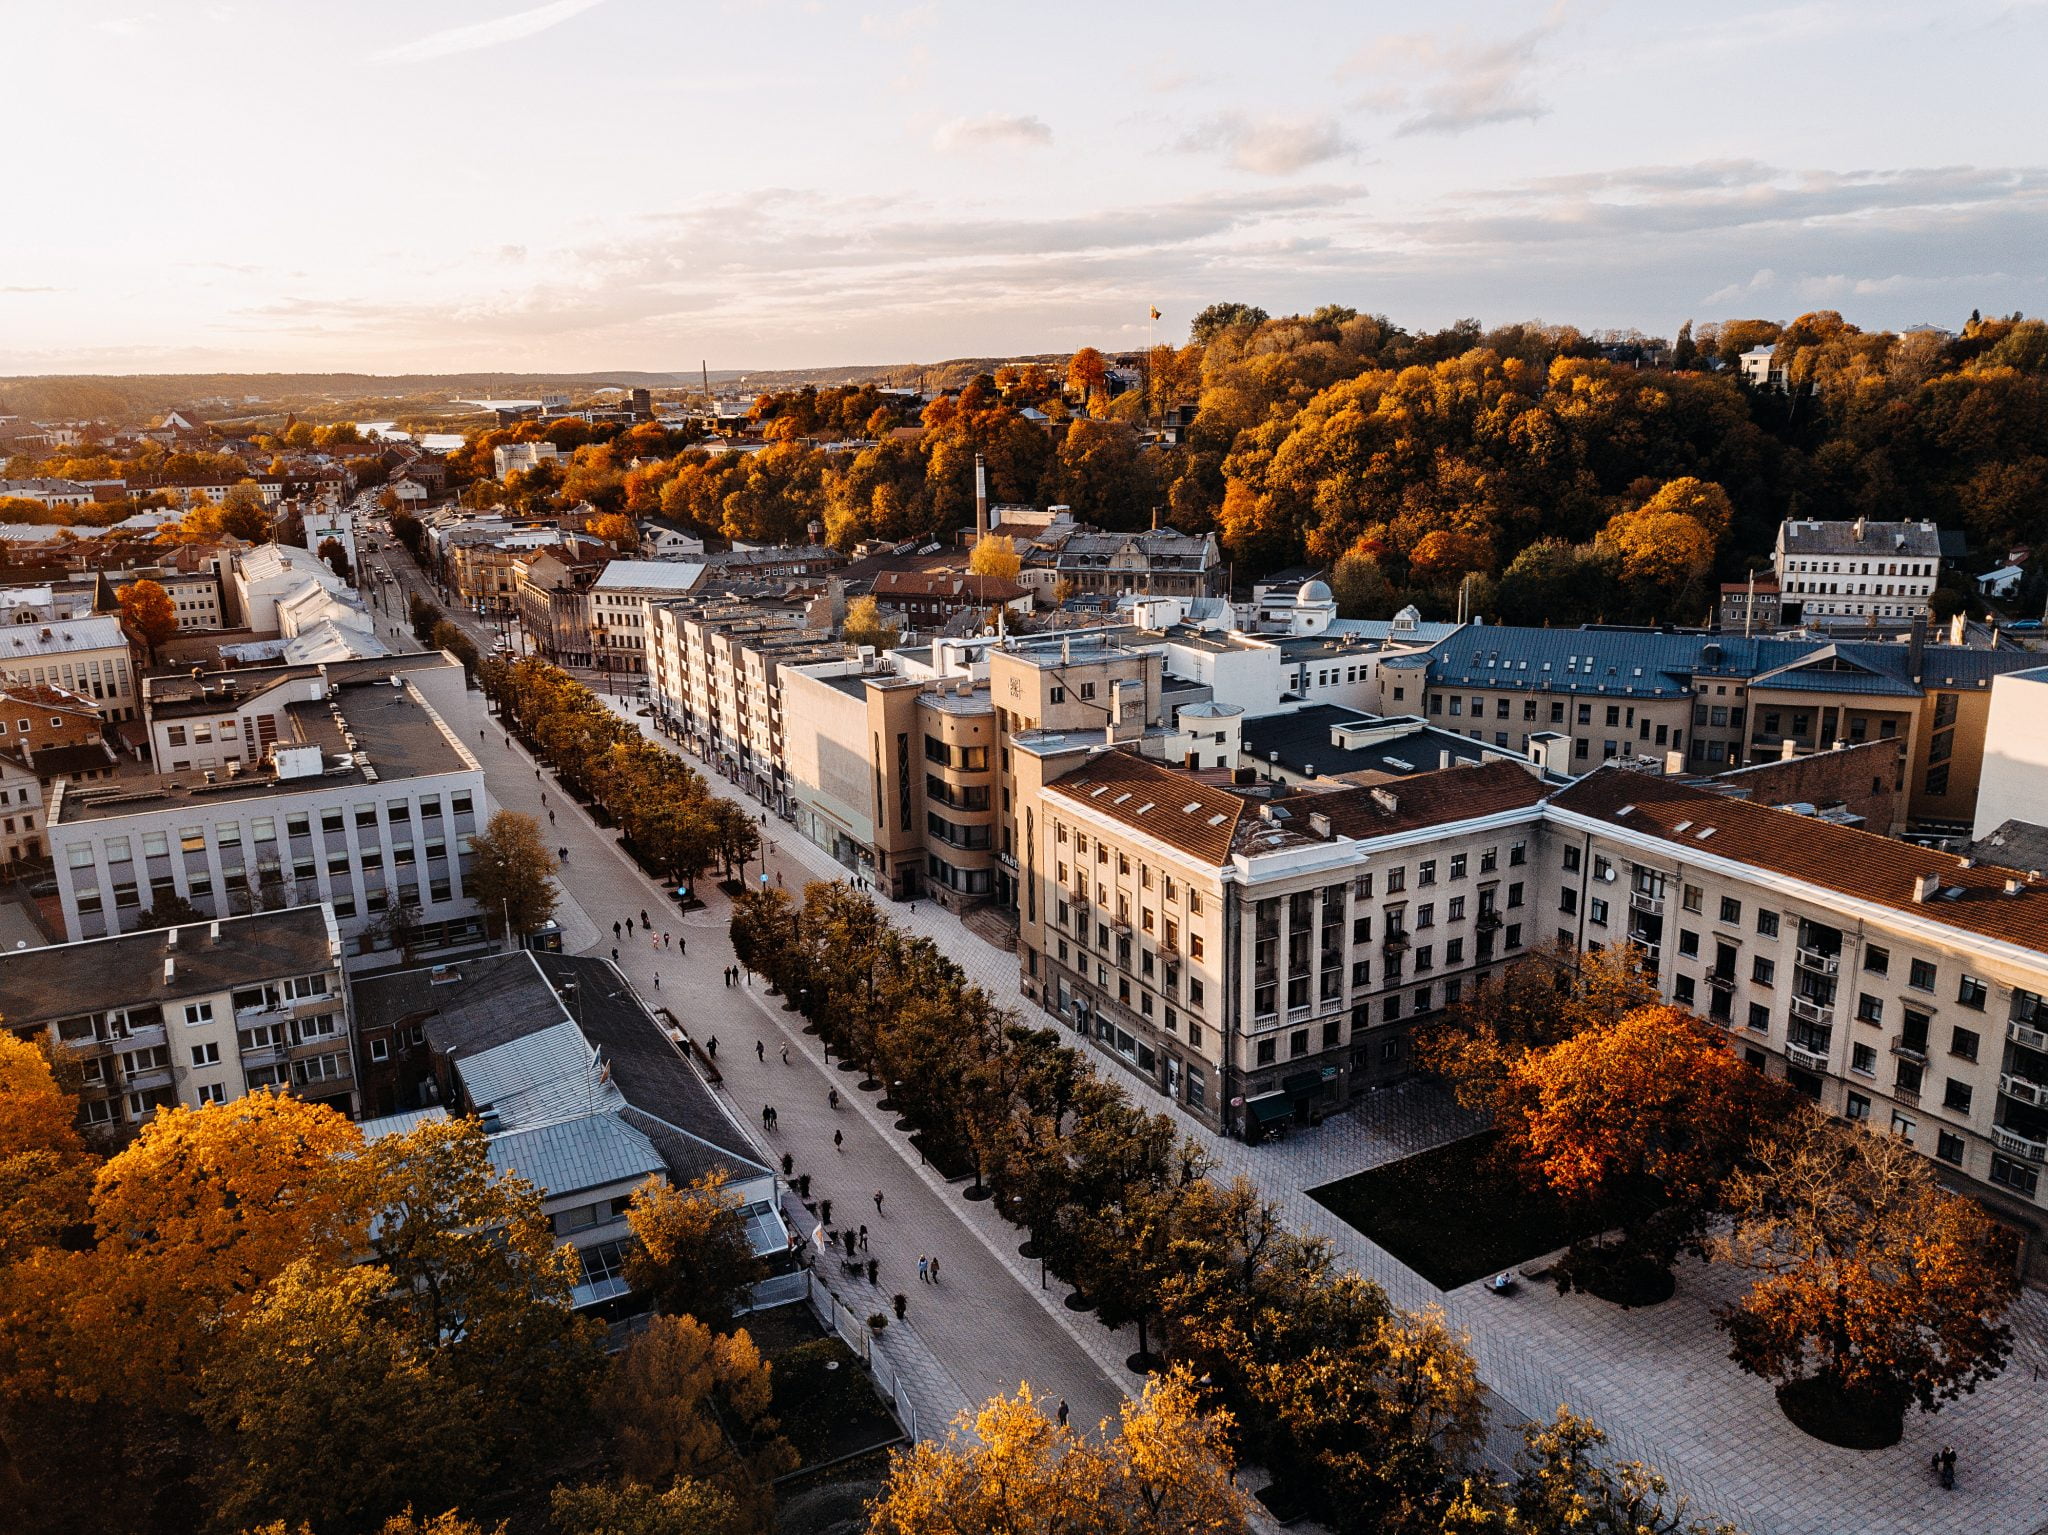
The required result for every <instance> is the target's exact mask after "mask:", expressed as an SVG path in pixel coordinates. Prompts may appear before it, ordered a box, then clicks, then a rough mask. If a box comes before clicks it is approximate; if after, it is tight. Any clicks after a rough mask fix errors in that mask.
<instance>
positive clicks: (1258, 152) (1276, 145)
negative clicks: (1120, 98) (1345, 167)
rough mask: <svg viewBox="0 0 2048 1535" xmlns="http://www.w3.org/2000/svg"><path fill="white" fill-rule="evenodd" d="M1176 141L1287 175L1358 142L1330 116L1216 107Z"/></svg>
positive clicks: (1245, 167) (1239, 164) (1242, 166)
mask: <svg viewBox="0 0 2048 1535" xmlns="http://www.w3.org/2000/svg"><path fill="white" fill-rule="evenodd" d="M1178 147H1179V148H1180V149H1182V150H1185V151H1190V152H1197V153H1199V152H1203V151H1210V150H1222V151H1223V152H1224V156H1225V159H1226V160H1227V161H1228V162H1229V164H1231V165H1232V166H1234V167H1236V168H1237V169H1238V170H1241V171H1253V172H1256V173H1257V174H1259V175H1261V176H1291V175H1293V174H1294V173H1295V172H1296V171H1299V170H1306V169H1307V168H1308V167H1309V166H1311V165H1320V164H1321V163H1322V162H1324V161H1325V160H1335V159H1337V158H1339V157H1340V156H1343V155H1348V154H1352V153H1355V152H1356V150H1357V148H1358V146H1357V145H1355V144H1353V143H1352V142H1351V141H1350V140H1349V139H1348V138H1346V137H1345V136H1344V128H1343V125H1342V124H1340V123H1339V122H1338V121H1337V119H1336V118H1334V117H1279V116H1265V117H1247V116H1245V115H1244V114H1242V113H1239V112H1219V113H1217V114H1216V115H1215V116H1214V117H1211V118H1209V119H1208V120H1207V121H1205V122H1203V123H1202V124H1201V125H1200V126H1198V127H1197V128H1195V129H1194V130H1193V131H1192V132H1190V133H1187V134H1185V135H1183V136H1182V138H1181V140H1180V144H1179V146H1178Z"/></svg>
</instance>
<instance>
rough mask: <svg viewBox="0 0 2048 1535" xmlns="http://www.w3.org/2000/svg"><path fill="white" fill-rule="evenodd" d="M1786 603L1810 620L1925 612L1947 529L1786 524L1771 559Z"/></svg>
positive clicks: (1908, 616) (1860, 521)
mask: <svg viewBox="0 0 2048 1535" xmlns="http://www.w3.org/2000/svg"><path fill="white" fill-rule="evenodd" d="M1771 566H1772V569H1773V570H1775V571H1776V572H1777V576H1778V586H1779V590H1780V591H1781V592H1782V593H1783V596H1784V600H1785V601H1786V602H1796V603H1798V604H1799V605H1800V607H1801V610H1802V612H1803V614H1804V616H1805V618H1806V619H1807V620H1809V621H1812V620H1816V619H1818V620H1823V621H1825V620H1828V619H1841V618H1852V619H1853V618H1860V619H1865V620H1868V619H1871V618H1881V619H1889V620H1891V621H1892V622H1893V623H1904V622H1907V621H1910V620H1912V619H1915V618H1922V617H1925V616H1926V613H1927V603H1928V599H1929V598H1930V597H1932V596H1933V595H1934V587H1935V583H1936V582H1937V581H1938V580H1940V578H1941V530H1940V529H1939V528H1937V527H1936V526H1935V525H1934V524H1933V523H1931V522H1871V521H1869V520H1868V519H1866V518H1862V517H1858V518H1857V519H1856V520H1855V521H1854V522H1812V521H1801V522H1790V521H1788V522H1781V523H1779V524H1778V543H1777V548H1776V550H1775V551H1774V552H1773V554H1772V556H1771Z"/></svg>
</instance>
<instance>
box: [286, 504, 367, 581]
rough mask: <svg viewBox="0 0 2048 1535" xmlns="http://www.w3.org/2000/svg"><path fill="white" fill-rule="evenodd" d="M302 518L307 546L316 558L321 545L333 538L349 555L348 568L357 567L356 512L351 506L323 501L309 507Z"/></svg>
mask: <svg viewBox="0 0 2048 1535" xmlns="http://www.w3.org/2000/svg"><path fill="white" fill-rule="evenodd" d="M300 520H301V521H302V522H303V523H304V524H305V528H306V548H307V549H308V550H309V551H311V553H312V554H313V556H314V558H316V559H317V558H319V555H320V546H321V545H322V544H324V543H326V542H327V541H328V540H329V539H330V538H331V539H333V540H334V541H335V542H336V543H337V544H340V545H341V548H342V552H343V553H344V554H346V555H347V556H348V568H349V569H350V570H354V569H355V568H356V566H357V564H358V560H357V558H356V514H355V512H354V511H353V510H351V509H350V507H348V506H346V505H342V504H339V503H336V502H321V503H318V504H316V505H314V506H312V507H310V508H309V509H307V511H306V512H305V513H304V514H302V516H301V519H300Z"/></svg>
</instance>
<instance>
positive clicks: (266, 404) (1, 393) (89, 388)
mask: <svg viewBox="0 0 2048 1535" xmlns="http://www.w3.org/2000/svg"><path fill="white" fill-rule="evenodd" d="M1015 362H1041V363H1046V364H1048V365H1053V366H1063V365H1064V364H1065V362H1066V354H1065V353H1064V352H1060V353H1042V354H1039V355H1037V356H1032V357H958V358H952V359H949V360H948V361H945V362H933V363H915V362H912V363H859V364H854V365H851V366H828V367H815V368H775V369H764V370H754V369H736V368H713V369H712V370H711V384H712V387H713V388H714V389H718V388H721V387H730V386H733V385H736V384H740V383H741V382H742V381H744V386H745V387H746V388H747V389H748V390H750V391H751V390H758V389H796V388H801V387H802V386H803V385H805V384H816V385H819V386H827V385H832V384H846V383H856V384H880V385H895V386H898V387H903V388H910V387H914V386H916V385H917V384H918V383H919V382H920V381H921V382H922V383H923V385H924V387H925V388H927V389H949V388H957V387H958V386H959V385H961V384H964V383H966V382H967V381H968V380H969V379H971V378H973V377H974V376H975V375H976V374H979V373H990V372H993V371H995V369H997V368H999V367H1001V366H1002V365H1003V364H1005V363H1015ZM701 376H702V375H701V374H700V373H698V372H697V371H696V370H694V369H679V370H677V371H675V372H672V373H649V372H641V371H636V370H633V369H621V370H619V371H618V372H613V373H395V374H377V373H126V374H114V373H68V374H24V375H16V376H14V377H0V414H11V415H22V416H32V417H36V418H38V419H43V420H106V421H110V422H113V423H114V424H115V425H137V424H140V423H141V422H143V421H145V420H147V419H149V418H150V417H152V416H156V415H160V414H162V413H163V412H164V411H166V410H169V409H170V408H171V407H173V406H185V407H188V408H190V409H194V410H197V411H199V412H200V413H201V414H202V415H204V416H206V417H207V418H208V419H210V420H216V421H236V420H250V421H262V420H266V419H270V418H275V417H282V416H283V415H285V414H286V413H292V414H296V415H297V416H299V417H300V418H301V419H304V420H308V421H315V422H320V421H335V420H344V419H347V420H364V421H378V420H386V419H398V418H426V417H434V418H445V419H451V420H453V419H459V418H461V417H462V415H463V413H462V412H460V411H453V410H450V409H449V402H450V401H451V400H456V399H489V398H495V399H508V398H512V399H516V398H520V397H522V396H526V395H536V394H542V393H565V394H568V395H571V396H574V397H577V398H583V397H587V396H588V395H590V394H593V393H595V392H596V391H597V390H599V389H606V388H610V389H654V390H661V391H668V390H679V389H694V388H695V387H696V386H697V385H698V383H699V380H700V378H701Z"/></svg>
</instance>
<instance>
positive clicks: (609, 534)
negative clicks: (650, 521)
mask: <svg viewBox="0 0 2048 1535" xmlns="http://www.w3.org/2000/svg"><path fill="white" fill-rule="evenodd" d="M590 534H591V537H593V538H601V539H603V540H604V541H605V542H606V543H608V544H610V545H611V546H612V547H613V548H614V549H620V550H625V549H637V548H639V547H640V525H639V524H638V523H636V522H634V521H633V519H632V518H630V517H628V516H626V515H625V514H624V513H623V512H606V513H605V514H604V515H603V516H602V517H594V518H592V519H591V522H590Z"/></svg>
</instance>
